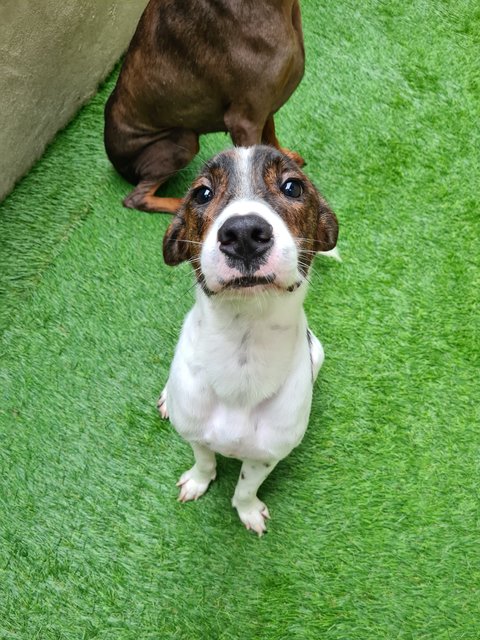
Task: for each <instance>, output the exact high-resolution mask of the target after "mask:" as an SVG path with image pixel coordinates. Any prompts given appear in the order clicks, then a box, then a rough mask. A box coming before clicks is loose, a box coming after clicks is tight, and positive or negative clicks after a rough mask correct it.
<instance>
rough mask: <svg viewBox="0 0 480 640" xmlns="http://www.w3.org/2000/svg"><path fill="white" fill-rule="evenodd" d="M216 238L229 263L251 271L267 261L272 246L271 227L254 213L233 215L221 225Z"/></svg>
mask: <svg viewBox="0 0 480 640" xmlns="http://www.w3.org/2000/svg"><path fill="white" fill-rule="evenodd" d="M217 238H218V241H219V243H220V251H221V252H222V253H224V254H225V256H226V257H227V261H228V262H229V263H233V264H234V265H235V266H237V268H238V267H239V268H242V270H244V269H247V271H252V269H255V268H258V266H259V265H261V264H263V263H264V262H265V261H266V259H267V255H268V252H269V250H270V249H271V247H272V246H273V227H272V225H271V224H270V223H269V222H267V221H266V220H264V218H262V217H261V216H259V215H257V214H255V213H248V214H246V215H234V216H231V217H230V218H228V219H227V220H225V222H224V223H223V224H222V226H221V227H220V229H219V230H218V234H217Z"/></svg>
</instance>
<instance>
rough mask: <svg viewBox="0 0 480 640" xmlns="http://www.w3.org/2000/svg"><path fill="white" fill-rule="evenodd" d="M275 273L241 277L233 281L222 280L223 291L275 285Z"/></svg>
mask: <svg viewBox="0 0 480 640" xmlns="http://www.w3.org/2000/svg"><path fill="white" fill-rule="evenodd" d="M276 277H277V276H276V275H275V274H274V273H272V274H270V275H267V276H241V277H240V278H233V279H232V280H227V281H225V280H220V284H221V286H222V289H246V288H249V287H257V286H259V285H263V286H267V285H270V284H273V283H274V282H275V280H276Z"/></svg>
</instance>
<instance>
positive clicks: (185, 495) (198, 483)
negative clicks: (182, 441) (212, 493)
mask: <svg viewBox="0 0 480 640" xmlns="http://www.w3.org/2000/svg"><path fill="white" fill-rule="evenodd" d="M190 444H191V446H192V449H193V455H194V456H195V464H194V465H193V467H192V468H191V469H188V471H185V473H183V474H182V476H181V478H180V480H179V481H178V482H177V487H180V494H179V496H178V499H179V501H180V502H188V501H189V500H198V498H200V496H203V494H204V493H205V491H206V490H207V489H208V485H209V484H210V482H211V481H212V480H215V477H216V475H217V474H216V460H215V453H214V452H213V451H211V450H210V449H207V447H204V446H203V445H201V444H196V443H193V442H191V443H190Z"/></svg>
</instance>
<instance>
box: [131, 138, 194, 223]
mask: <svg viewBox="0 0 480 640" xmlns="http://www.w3.org/2000/svg"><path fill="white" fill-rule="evenodd" d="M198 149H199V144H198V135H197V134H196V133H195V132H194V131H190V130H188V129H175V130H172V131H170V132H169V133H168V136H166V135H163V136H162V137H161V138H159V139H157V140H155V141H154V142H152V143H150V144H149V145H148V146H146V147H145V148H144V149H142V151H141V152H140V153H139V154H138V155H137V157H136V158H135V161H134V162H133V163H132V168H133V170H134V171H135V174H136V175H137V176H138V178H139V181H138V184H137V186H136V187H135V189H134V190H133V191H132V192H131V193H130V194H129V195H128V196H127V197H126V198H125V200H124V201H123V204H124V206H125V207H128V208H130V209H139V210H140V211H147V212H148V213H158V212H161V211H163V212H167V213H175V212H176V211H177V210H178V208H179V207H180V204H181V202H182V200H181V198H161V197H159V196H156V195H155V192H156V191H157V189H158V188H159V187H160V186H161V185H162V184H163V183H164V182H166V180H168V178H170V177H171V176H173V175H174V174H175V173H177V172H178V171H180V169H183V168H184V167H185V166H186V165H187V164H188V163H189V162H190V161H191V160H192V158H193V157H194V156H195V155H196V153H197V152H198Z"/></svg>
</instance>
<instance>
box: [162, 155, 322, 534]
mask: <svg viewBox="0 0 480 640" xmlns="http://www.w3.org/2000/svg"><path fill="white" fill-rule="evenodd" d="M250 157H251V156H250V151H249V150H239V153H238V161H237V169H238V172H239V173H240V176H239V178H238V181H239V183H240V185H241V186H240V189H239V193H240V198H239V199H237V200H235V201H233V202H232V203H230V204H229V205H228V206H227V207H226V208H225V210H224V211H223V212H222V213H221V214H220V216H219V217H218V218H217V220H216V221H215V223H214V224H213V225H212V227H211V229H210V230H209V232H208V234H207V237H206V239H205V241H204V244H203V247H202V251H201V268H202V272H203V274H204V277H205V282H206V285H207V287H208V288H209V289H210V291H213V292H219V291H221V289H222V286H223V285H222V282H225V281H228V280H229V279H233V278H235V277H240V276H241V275H243V274H241V273H240V272H239V271H236V270H235V269H233V268H232V267H230V266H228V264H227V262H226V260H225V256H224V254H223V253H222V252H221V251H220V249H219V242H218V240H217V233H218V229H219V228H220V226H221V225H222V224H223V222H224V221H225V220H226V219H227V218H228V217H230V216H234V215H245V214H247V213H255V214H257V215H260V216H263V217H264V218H265V220H267V221H268V222H269V223H270V224H271V225H272V227H273V238H274V245H273V247H272V250H271V252H270V254H269V257H268V260H267V262H266V264H264V265H262V266H261V267H260V269H259V270H258V271H257V272H256V274H257V275H270V274H274V275H275V284H276V285H277V287H278V288H274V287H271V286H270V287H267V288H264V287H258V286H255V287H250V288H247V289H246V290H245V291H244V290H235V291H231V292H222V293H220V294H219V295H212V296H207V295H206V293H205V292H204V291H203V290H202V288H201V287H200V286H197V291H196V302H195V305H194V307H193V309H192V310H191V311H190V313H189V314H188V315H187V317H186V319H185V322H184V325H183V328H182V332H181V335H180V339H179V342H178V345H177V349H176V352H175V356H174V359H173V363H172V366H171V370H170V376H169V379H168V382H167V385H166V388H165V389H164V391H163V393H162V396H161V398H160V400H159V410H160V411H161V413H162V415H163V416H167V415H169V417H170V419H171V421H172V423H173V425H174V426H175V428H176V429H177V431H178V433H179V434H180V435H181V436H182V437H183V438H185V440H187V441H188V442H189V443H190V444H191V445H192V448H193V452H194V456H195V464H194V466H193V467H192V468H191V469H189V470H188V471H186V472H185V473H184V474H183V475H182V477H181V478H180V481H179V483H178V484H179V486H180V488H181V489H180V495H179V500H181V501H187V500H196V499H197V498H198V497H200V496H201V495H202V494H203V493H204V492H205V491H206V490H207V488H208V485H209V483H210V481H211V480H212V479H213V478H214V477H215V453H220V454H222V455H225V456H231V457H234V458H239V459H240V460H242V461H243V465H242V471H241V473H240V478H239V481H238V484H237V487H236V489H235V494H234V497H233V500H232V503H233V505H234V507H235V508H236V509H237V511H238V513H239V516H240V519H241V520H242V522H243V523H244V524H245V526H246V527H247V528H248V529H252V530H254V531H256V532H257V533H258V534H259V535H262V533H263V532H264V531H265V530H266V526H265V519H266V518H268V517H269V513H268V509H267V507H266V506H265V504H264V503H263V502H261V501H260V500H259V499H258V498H257V496H256V493H257V490H258V488H259V486H260V485H261V483H262V482H263V481H264V480H265V478H266V477H267V475H268V474H269V473H270V472H271V471H272V470H273V468H274V467H275V465H276V464H277V463H278V461H279V460H281V459H282V458H284V457H285V456H287V455H288V454H289V453H290V451H291V450H292V449H293V448H294V447H296V446H297V445H298V444H299V443H300V441H301V440H302V437H303V435H304V433H305V430H306V428H307V424H308V419H309V415H310V407H311V399H312V387H313V382H314V380H315V378H316V376H317V373H318V370H319V369H320V367H321V365H322V362H323V349H322V346H321V344H320V342H319V341H318V340H317V339H316V338H315V336H313V334H312V333H311V332H310V340H309V339H308V338H307V320H306V317H305V313H304V311H303V300H304V297H305V293H306V283H305V280H304V279H303V278H302V276H301V274H300V273H299V271H298V266H297V261H298V253H297V247H296V244H295V241H294V238H293V237H292V235H291V233H290V231H289V230H288V228H287V226H286V224H285V223H284V222H283V220H282V219H281V218H280V217H279V216H278V215H277V214H276V213H275V212H274V211H273V210H272V209H271V208H270V207H269V206H268V205H267V204H266V203H265V202H262V201H261V200H258V199H256V198H255V197H254V194H251V193H249V186H248V185H249V181H248V180H247V179H246V178H244V177H243V176H248V164H249V162H250ZM299 281H302V284H301V285H300V286H299V287H298V288H297V289H296V290H294V291H291V292H288V291H287V290H286V289H287V287H288V286H290V285H294V284H295V283H298V282H299ZM167 404H168V411H167Z"/></svg>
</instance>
